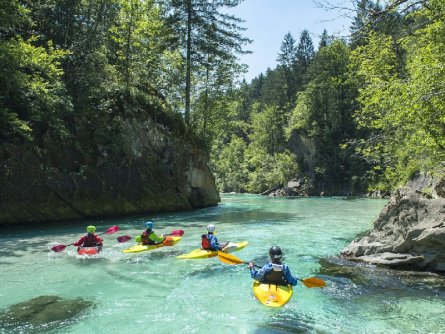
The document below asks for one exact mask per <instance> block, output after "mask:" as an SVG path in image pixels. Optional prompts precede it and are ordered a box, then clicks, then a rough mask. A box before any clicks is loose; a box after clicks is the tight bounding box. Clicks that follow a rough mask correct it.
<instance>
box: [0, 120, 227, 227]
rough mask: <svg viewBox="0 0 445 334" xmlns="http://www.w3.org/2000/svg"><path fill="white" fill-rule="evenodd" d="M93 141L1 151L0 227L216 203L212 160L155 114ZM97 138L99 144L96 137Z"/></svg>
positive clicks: (9, 146) (7, 146) (126, 122)
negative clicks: (209, 161)
mask: <svg viewBox="0 0 445 334" xmlns="http://www.w3.org/2000/svg"><path fill="white" fill-rule="evenodd" d="M116 128H118V131H113V132H111V131H109V136H107V137H106V138H99V137H98V136H94V137H93V139H92V141H91V142H86V143H79V141H73V140H69V139H67V140H66V141H57V140H54V139H51V138H46V139H45V141H44V142H43V144H41V145H39V146H35V145H30V144H29V143H28V144H26V143H22V144H17V143H15V144H12V143H9V144H6V143H4V144H3V145H1V146H0V162H1V165H0V225H3V226H5V225H12V224H18V223H22V224H26V223H33V222H46V221H61V220H75V219H85V218H91V217H103V216H116V215H124V214H134V213H149V212H158V211H171V210H182V209H191V208H200V207H206V206H212V205H216V204H217V203H218V201H220V197H219V193H218V191H217V189H216V187H215V182H214V178H213V175H212V173H211V171H210V170H209V168H208V166H207V158H206V155H205V154H204V153H203V152H202V151H201V150H200V149H199V148H198V146H197V145H196V144H194V143H193V140H192V139H190V138H189V137H188V136H187V135H186V131H178V129H174V127H171V126H169V124H168V122H159V121H158V120H156V118H155V117H153V116H146V117H145V116H144V118H143V119H120V121H119V124H118V126H117V127H114V129H116ZM98 138H99V139H98Z"/></svg>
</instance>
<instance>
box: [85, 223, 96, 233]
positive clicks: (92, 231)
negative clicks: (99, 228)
mask: <svg viewBox="0 0 445 334" xmlns="http://www.w3.org/2000/svg"><path fill="white" fill-rule="evenodd" d="M87 232H88V233H94V232H96V226H93V225H90V226H87Z"/></svg>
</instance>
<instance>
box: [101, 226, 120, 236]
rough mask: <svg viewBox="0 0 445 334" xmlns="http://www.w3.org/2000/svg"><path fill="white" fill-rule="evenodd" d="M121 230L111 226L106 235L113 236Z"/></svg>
mask: <svg viewBox="0 0 445 334" xmlns="http://www.w3.org/2000/svg"><path fill="white" fill-rule="evenodd" d="M120 229H121V228H120V227H119V226H111V227H109V228H108V229H107V230H106V231H105V234H113V233H116V232H117V231H119V230H120Z"/></svg>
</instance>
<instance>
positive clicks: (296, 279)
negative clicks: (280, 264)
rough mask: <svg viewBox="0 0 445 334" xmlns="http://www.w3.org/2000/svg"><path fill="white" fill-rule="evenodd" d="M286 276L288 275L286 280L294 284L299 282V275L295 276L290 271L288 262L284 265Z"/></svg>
mask: <svg viewBox="0 0 445 334" xmlns="http://www.w3.org/2000/svg"><path fill="white" fill-rule="evenodd" d="M284 276H285V277H286V281H287V282H288V283H289V284H290V285H292V286H295V285H297V283H298V277H296V276H293V275H292V273H291V272H290V269H289V266H288V265H287V264H285V265H284Z"/></svg>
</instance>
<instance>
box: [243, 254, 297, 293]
mask: <svg viewBox="0 0 445 334" xmlns="http://www.w3.org/2000/svg"><path fill="white" fill-rule="evenodd" d="M269 256H270V259H271V262H269V263H266V264H265V265H264V266H263V267H262V268H261V269H260V270H256V269H255V266H254V264H253V262H249V268H250V276H251V277H252V278H253V279H255V280H257V281H259V282H261V283H270V284H276V285H288V284H290V285H297V283H298V277H296V276H293V275H292V274H291V272H290V269H289V266H288V265H287V264H284V263H281V258H282V257H283V253H282V251H281V248H280V247H278V246H272V247H271V248H270V249H269Z"/></svg>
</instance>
